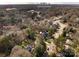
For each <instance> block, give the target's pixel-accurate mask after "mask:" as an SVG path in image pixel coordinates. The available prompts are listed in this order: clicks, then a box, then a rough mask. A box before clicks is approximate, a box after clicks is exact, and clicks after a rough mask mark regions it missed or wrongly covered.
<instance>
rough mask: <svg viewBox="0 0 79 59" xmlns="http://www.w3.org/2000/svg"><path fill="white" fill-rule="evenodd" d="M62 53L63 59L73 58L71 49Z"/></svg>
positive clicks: (73, 54)
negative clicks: (64, 58) (65, 58)
mask: <svg viewBox="0 0 79 59" xmlns="http://www.w3.org/2000/svg"><path fill="white" fill-rule="evenodd" d="M62 53H63V55H64V56H65V57H74V56H75V53H74V51H73V50H71V49H65V50H63V51H62Z"/></svg>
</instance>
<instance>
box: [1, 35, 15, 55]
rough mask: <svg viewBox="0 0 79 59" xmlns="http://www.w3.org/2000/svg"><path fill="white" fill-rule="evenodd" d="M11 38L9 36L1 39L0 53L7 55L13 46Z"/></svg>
mask: <svg viewBox="0 0 79 59" xmlns="http://www.w3.org/2000/svg"><path fill="white" fill-rule="evenodd" d="M10 40H11V37H10V36H5V37H4V38H2V39H1V41H0V52H2V53H6V55H8V54H9V53H10V51H11V49H12V48H13V46H14V44H12V42H11V41H10Z"/></svg>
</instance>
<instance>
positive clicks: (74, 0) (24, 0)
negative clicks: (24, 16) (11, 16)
mask: <svg viewBox="0 0 79 59" xmlns="http://www.w3.org/2000/svg"><path fill="white" fill-rule="evenodd" d="M41 2H46V3H50V4H79V0H0V4H28V3H34V4H35V3H41Z"/></svg>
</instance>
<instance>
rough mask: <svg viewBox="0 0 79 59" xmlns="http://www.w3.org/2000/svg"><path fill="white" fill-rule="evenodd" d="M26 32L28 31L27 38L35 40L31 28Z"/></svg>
mask: <svg viewBox="0 0 79 59" xmlns="http://www.w3.org/2000/svg"><path fill="white" fill-rule="evenodd" d="M27 33H28V36H27V38H29V39H32V40H35V32H34V31H32V30H31V29H28V30H27Z"/></svg>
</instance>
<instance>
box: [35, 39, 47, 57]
mask: <svg viewBox="0 0 79 59" xmlns="http://www.w3.org/2000/svg"><path fill="white" fill-rule="evenodd" d="M36 43H37V44H36V45H35V50H34V55H35V56H37V57H42V56H43V54H44V52H45V51H46V44H45V43H44V41H43V40H42V39H39V40H38V39H37V41H36Z"/></svg>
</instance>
